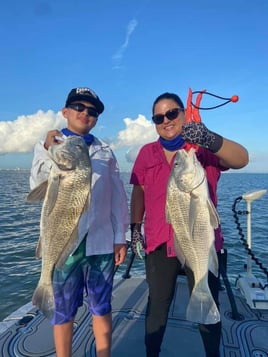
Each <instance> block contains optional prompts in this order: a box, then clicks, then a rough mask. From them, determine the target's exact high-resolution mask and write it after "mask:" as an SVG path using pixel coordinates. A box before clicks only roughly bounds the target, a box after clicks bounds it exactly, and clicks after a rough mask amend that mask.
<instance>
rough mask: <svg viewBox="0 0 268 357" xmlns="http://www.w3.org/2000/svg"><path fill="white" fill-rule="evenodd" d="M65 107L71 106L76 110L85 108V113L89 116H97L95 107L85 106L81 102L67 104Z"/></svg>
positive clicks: (81, 110)
mask: <svg viewBox="0 0 268 357" xmlns="http://www.w3.org/2000/svg"><path fill="white" fill-rule="evenodd" d="M67 108H71V109H73V110H75V111H77V112H80V113H81V112H83V111H84V110H85V109H86V110H87V114H88V115H89V116H91V117H94V118H98V116H99V113H98V112H97V110H96V109H94V108H92V107H87V106H86V105H84V104H82V103H76V104H69V105H67Z"/></svg>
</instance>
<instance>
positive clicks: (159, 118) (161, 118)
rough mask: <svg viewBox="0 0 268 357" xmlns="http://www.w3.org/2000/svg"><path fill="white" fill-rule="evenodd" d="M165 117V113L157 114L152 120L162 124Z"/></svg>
mask: <svg viewBox="0 0 268 357" xmlns="http://www.w3.org/2000/svg"><path fill="white" fill-rule="evenodd" d="M164 117H165V116H164V115H163V114H156V115H154V116H153V117H152V120H153V122H154V123H155V124H161V123H163V121H164Z"/></svg>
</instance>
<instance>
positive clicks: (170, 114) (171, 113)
mask: <svg viewBox="0 0 268 357" xmlns="http://www.w3.org/2000/svg"><path fill="white" fill-rule="evenodd" d="M181 111H183V109H181V108H174V109H171V110H168V111H167V112H166V114H165V115H164V114H156V115H154V116H153V117H152V120H153V122H154V123H155V124H162V123H163V121H164V118H165V117H167V118H168V120H174V119H176V118H177V117H178V115H179V113H180V112H181Z"/></svg>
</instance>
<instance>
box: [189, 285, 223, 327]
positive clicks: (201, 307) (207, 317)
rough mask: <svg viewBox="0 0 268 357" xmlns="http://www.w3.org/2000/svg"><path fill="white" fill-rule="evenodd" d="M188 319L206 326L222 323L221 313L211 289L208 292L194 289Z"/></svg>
mask: <svg viewBox="0 0 268 357" xmlns="http://www.w3.org/2000/svg"><path fill="white" fill-rule="evenodd" d="M186 319H187V320H189V321H193V322H197V323H201V324H205V325H210V324H216V323H217V322H219V321H220V313H219V310H218V308H217V305H216V303H215V301H214V299H213V297H212V295H211V293H210V290H209V288H208V291H205V290H203V291H198V289H197V288H194V289H193V291H192V293H191V296H190V301H189V304H188V306H187V310H186Z"/></svg>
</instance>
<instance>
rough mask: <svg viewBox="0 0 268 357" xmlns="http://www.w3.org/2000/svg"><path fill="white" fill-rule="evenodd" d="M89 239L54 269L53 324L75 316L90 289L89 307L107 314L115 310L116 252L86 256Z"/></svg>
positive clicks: (92, 310)
mask: <svg viewBox="0 0 268 357" xmlns="http://www.w3.org/2000/svg"><path fill="white" fill-rule="evenodd" d="M85 241H86V240H85V239H84V241H83V242H82V243H81V244H80V245H79V247H78V248H77V250H76V251H75V253H74V254H73V255H72V256H70V257H69V258H68V259H67V261H66V262H65V264H64V266H63V268H62V269H61V270H58V269H56V268H55V269H54V272H53V289H54V299H55V314H54V316H53V318H52V320H51V323H52V324H53V325H59V324H64V323H66V322H69V321H71V320H73V319H74V317H75V315H76V313H77V310H78V307H79V306H82V304H83V297H84V290H85V292H86V296H87V300H88V306H89V310H90V312H91V313H92V314H93V315H97V316H103V315H106V314H108V313H110V312H111V309H112V308H111V298H112V288H113V275H114V254H113V253H111V254H102V255H92V256H88V257H87V256H85Z"/></svg>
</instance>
